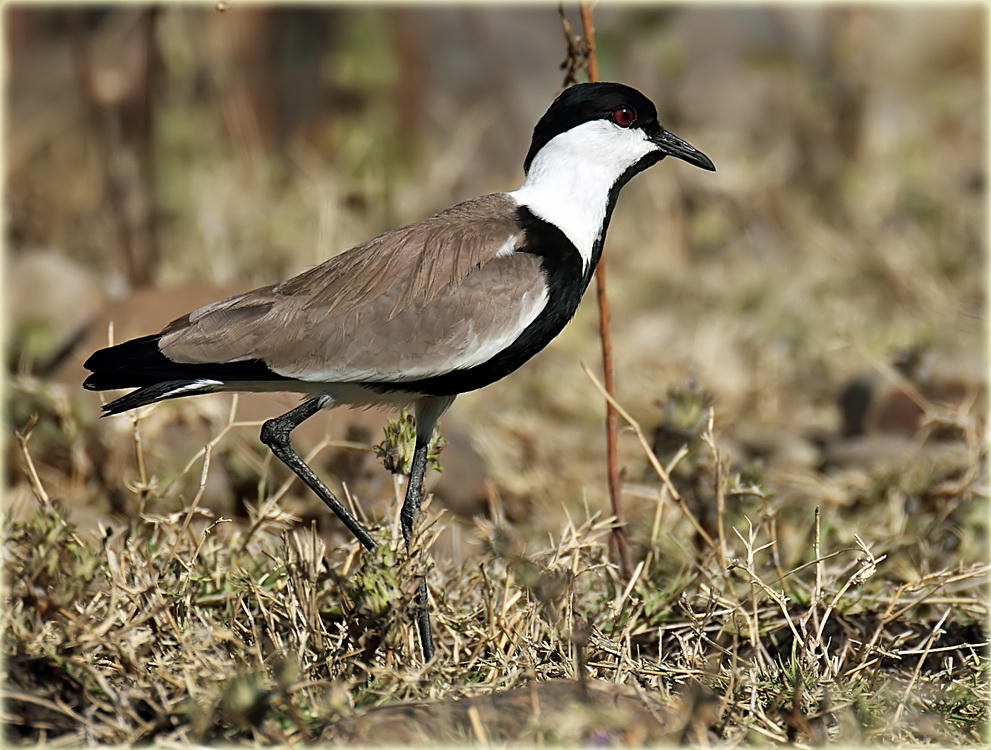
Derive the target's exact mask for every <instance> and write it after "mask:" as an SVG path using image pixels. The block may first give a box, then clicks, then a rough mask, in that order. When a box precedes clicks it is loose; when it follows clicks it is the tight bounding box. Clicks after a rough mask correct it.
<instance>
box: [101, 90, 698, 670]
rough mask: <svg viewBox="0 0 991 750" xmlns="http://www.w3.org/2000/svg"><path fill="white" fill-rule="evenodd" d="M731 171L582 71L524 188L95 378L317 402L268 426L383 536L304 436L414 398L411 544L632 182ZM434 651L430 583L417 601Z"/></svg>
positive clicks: (554, 318)
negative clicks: (488, 404) (338, 414)
mask: <svg viewBox="0 0 991 750" xmlns="http://www.w3.org/2000/svg"><path fill="white" fill-rule="evenodd" d="M669 156H670V157H674V158H676V159H680V160H683V161H685V162H687V163H689V164H691V165H694V166H696V167H700V168H701V169H705V170H709V171H715V166H714V165H713V163H712V161H711V160H710V159H709V157H708V156H706V155H705V154H704V153H702V152H701V151H699V150H698V149H696V148H695V147H694V146H692V145H690V144H689V143H688V142H686V141H684V140H682V139H681V138H679V137H678V136H676V135H674V134H673V133H671V132H670V131H669V130H667V129H666V128H664V127H662V126H661V124H660V122H659V121H658V117H657V110H656V107H655V106H654V104H653V102H652V101H651V100H650V99H649V98H648V97H647V96H645V95H644V94H643V93H641V92H640V91H638V90H637V89H635V88H632V87H630V86H627V85H625V84H622V83H613V82H595V83H579V84H574V85H572V86H569V87H567V88H565V89H564V90H563V91H561V92H560V93H559V94H558V95H557V97H556V98H555V99H554V100H553V101H552V103H551V104H550V106H549V107H548V108H547V111H546V112H545V113H544V114H543V116H541V117H540V119H539V120H538V121H537V124H536V125H535V127H534V129H533V134H532V138H531V141H530V148H529V150H528V151H527V153H526V157H525V159H524V161H523V173H524V179H523V183H522V185H521V186H520V187H519V188H518V189H516V190H513V191H510V192H503V193H492V194H488V195H483V196H481V197H476V198H473V199H469V200H465V201H463V202H460V203H457V204H455V205H453V206H451V207H450V208H447V209H445V210H443V211H440V212H439V213H436V214H434V215H432V216H429V217H428V218H425V219H423V220H421V221H418V222H416V223H413V224H409V225H407V226H404V227H401V228H398V229H392V230H389V231H386V232H383V233H382V234H379V235H377V236H375V237H373V238H371V239H370V240H368V241H366V242H364V243H362V244H360V245H357V246H356V247H353V248H351V249H349V250H346V251H344V252H341V253H339V254H337V255H333V256H332V257H330V258H329V259H328V260H326V261H324V262H323V263H321V264H319V265H317V266H315V267H313V268H310V269H309V270H306V271H304V272H302V273H300V274H299V275H297V276H295V277H293V278H290V279H288V280H286V281H282V282H280V283H276V284H270V285H268V286H263V287H260V288H258V289H255V290H253V291H249V292H246V293H244V294H238V295H235V296H233V297H229V298H227V299H223V300H220V301H217V302H213V303H211V304H207V305H205V306H203V307H200V308H198V309H196V310H193V311H192V312H190V313H188V314H187V315H184V316H183V317H181V318H178V319H177V320H174V321H172V322H171V323H169V324H168V325H166V326H165V327H164V328H163V329H162V330H161V331H160V332H158V333H154V334H150V335H146V336H141V337H139V338H135V339H131V340H129V341H125V342H123V343H120V344H117V345H116V346H110V347H107V348H104V349H100V350H98V351H96V352H94V353H93V354H92V355H91V356H90V357H89V359H87V360H86V362H85V367H86V369H87V370H89V371H90V373H91V374H90V375H89V376H88V377H87V378H86V380H85V381H84V383H83V386H84V387H85V388H87V389H89V390H99V391H102V390H112V389H124V388H132V389H135V390H132V391H131V392H130V393H128V394H126V395H124V396H121V397H120V398H117V399H116V400H113V401H110V402H109V403H106V404H104V405H103V412H104V414H103V416H110V415H114V414H120V413H122V412H126V411H129V410H131V409H135V408H138V407H141V406H145V405H147V404H153V403H156V402H159V401H165V400H168V399H175V398H184V397H187V396H194V395H198V394H205V393H215V392H218V391H247V392H252V391H254V392H259V391H287V392H296V393H300V394H302V397H303V400H302V403H301V404H300V405H299V406H297V407H295V408H293V409H291V410H290V411H288V412H286V413H285V414H282V415H281V416H276V417H273V418H271V419H269V420H267V421H266V422H264V423H263V425H262V428H261V434H260V440H261V442H262V443H263V444H264V445H265V446H267V447H268V448H269V449H270V450H271V451H272V453H273V454H274V455H275V456H276V457H277V458H278V459H279V460H280V461H281V462H282V463H284V464H285V465H286V466H287V467H288V468H289V469H290V470H292V471H293V472H294V473H295V474H296V475H297V476H298V477H299V478H300V479H301V480H302V481H303V482H304V484H306V485H307V486H308V487H309V488H310V490H312V491H313V493H314V494H316V495H317V496H318V497H319V498H320V499H321V500H322V501H323V502H324V503H325V504H326V505H327V506H328V507H329V508H330V510H331V511H333V513H334V514H335V515H336V516H337V517H338V518H339V519H340V521H341V522H342V523H343V524H344V526H346V527H347V528H348V529H349V530H350V531H351V533H352V534H353V535H354V536H355V537H356V538H357V540H358V541H359V542H360V543H361V544H362V545H363V546H364V547H365V548H366V549H368V550H372V549H374V547H375V541H374V540H373V539H372V537H371V536H370V534H369V533H368V531H367V529H365V527H364V526H363V525H362V524H361V523H360V522H359V521H358V520H357V519H356V518H355V517H354V516H353V515H352V514H351V513H350V512H349V511H348V509H347V508H345V507H344V505H342V504H341V502H340V501H339V500H338V498H337V497H336V496H335V495H334V493H333V492H332V491H331V490H330V489H329V488H328V487H327V486H326V485H325V484H324V483H323V481H322V480H321V479H320V478H319V477H318V476H317V475H316V473H315V472H314V471H313V470H312V469H311V468H310V467H309V466H308V465H307V464H306V463H305V462H304V461H303V459H302V458H301V457H300V456H299V454H298V453H297V452H296V451H295V450H294V449H293V446H292V443H291V440H290V434H291V433H292V431H293V429H295V428H296V427H298V426H299V425H300V424H301V423H302V422H303V421H305V420H307V419H309V418H310V417H312V416H313V415H314V414H317V413H318V412H320V411H322V410H324V409H329V408H331V407H335V406H340V405H348V406H361V407H364V406H386V407H392V408H410V409H411V410H412V412H413V414H414V416H415V423H416V430H415V435H416V437H415V443H414V451H413V457H412V464H411V468H410V473H409V480H408V483H407V490H406V494H405V498H404V502H403V505H402V508H401V511H400V526H401V529H402V534H403V539H404V542H405V545H406V549H407V551H409V550H410V545H411V540H412V536H413V524H414V522H415V520H416V517H417V515H418V513H419V511H420V507H421V502H422V497H423V477H424V473H425V470H426V464H427V451H428V445H429V442H430V439H431V436H432V434H433V431H434V428H435V426H436V424H437V421H438V419H439V418H440V417H441V415H442V414H444V412H445V411H447V409H448V408H449V407H450V406H451V404H452V402H453V401H454V399H455V398H456V397H457V396H458V395H459V394H462V393H465V392H468V391H473V390H476V389H479V388H483V387H484V386H487V385H489V384H491V383H493V382H495V381H497V380H500V379H501V378H503V377H505V376H506V375H509V374H510V373H512V372H513V371H515V370H516V369H518V368H519V367H520V366H521V365H523V364H524V363H525V362H526V361H527V360H529V359H530V358H531V357H533V356H534V355H535V354H536V353H537V352H539V351H540V350H542V349H543V348H544V347H545V346H547V344H548V343H549V342H550V341H551V340H552V339H553V338H554V337H555V336H557V335H558V334H559V333H560V332H561V330H562V329H563V328H564V326H565V324H566V323H567V322H568V321H569V320H570V319H571V318H572V316H573V315H574V314H575V311H576V310H577V308H578V304H579V302H580V300H581V298H582V296H583V294H584V292H585V290H586V288H587V287H588V285H589V282H590V281H591V278H592V275H593V273H594V271H595V268H596V266H597V264H598V262H599V259H600V257H601V255H602V250H603V245H604V243H605V239H606V230H607V229H608V227H609V221H610V218H611V216H612V212H613V209H614V207H615V205H616V200H617V198H618V196H619V192H620V190H621V189H622V188H623V186H624V185H626V184H627V183H628V182H629V181H630V180H631V179H632V178H633V177H634V176H636V175H637V174H639V173H640V172H643V171H644V170H646V169H648V168H649V167H651V166H653V165H655V164H657V163H658V162H660V161H662V160H663V159H665V158H666V157H669ZM412 609H413V619H414V620H415V622H416V626H417V631H418V636H419V640H420V647H421V653H422V655H423V658H424V662H429V661H430V660H431V659H432V658H433V654H434V643H433V638H432V635H431V630H430V617H429V612H428V607H427V589H426V582H425V581H421V583H420V586H419V589H418V591H417V594H416V595H415V597H414V600H413V603H412Z"/></svg>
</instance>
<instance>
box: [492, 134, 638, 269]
mask: <svg viewBox="0 0 991 750" xmlns="http://www.w3.org/2000/svg"><path fill="white" fill-rule="evenodd" d="M656 149H657V146H655V145H654V144H653V143H651V142H650V141H649V140H647V138H646V136H645V135H644V133H643V131H642V130H639V129H632V130H630V129H625V128H620V127H619V126H617V125H614V124H613V123H611V122H608V121H606V120H595V121H593V122H586V123H584V124H582V125H579V126H578V127H575V128H572V129H571V130H569V131H567V132H566V133H561V134H560V135H558V136H556V137H554V138H552V139H551V140H550V141H548V142H547V144H546V145H545V146H544V147H543V148H542V149H540V151H538V152H537V155H536V156H535V157H534V159H533V162H532V163H531V164H530V171H529V172H528V173H527V177H526V181H525V182H524V183H523V186H522V187H521V188H520V189H519V190H516V191H514V192H512V193H510V194H509V195H510V196H512V197H513V198H514V199H515V200H516V201H517V203H519V204H520V205H524V206H526V207H527V208H529V209H530V210H531V211H533V213H534V214H536V215H537V216H539V217H540V218H542V219H544V220H545V221H548V222H550V223H552V224H554V225H555V226H557V227H558V228H559V229H560V230H561V231H562V232H564V234H565V235H566V236H567V237H568V239H569V240H571V242H572V243H573V244H574V246H575V247H576V248H577V250H578V252H579V253H580V254H581V256H582V262H583V264H584V266H585V267H586V268H587V267H588V264H589V263H590V262H591V258H592V250H593V248H594V246H595V242H596V240H597V239H598V237H599V234H600V232H601V231H602V224H603V222H604V220H605V217H606V208H607V205H608V202H609V191H610V190H611V189H612V186H613V185H614V184H615V183H616V181H617V180H618V179H619V178H620V177H621V176H622V175H623V173H624V172H626V170H627V169H629V168H630V167H631V166H633V165H634V164H636V163H637V162H638V161H640V159H642V158H643V157H645V156H646V155H647V154H649V153H650V152H651V151H654V150H656Z"/></svg>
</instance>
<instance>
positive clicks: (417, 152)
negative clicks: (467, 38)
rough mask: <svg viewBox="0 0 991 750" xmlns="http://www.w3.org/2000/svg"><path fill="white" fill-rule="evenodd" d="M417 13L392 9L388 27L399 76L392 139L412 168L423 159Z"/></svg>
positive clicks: (423, 73)
mask: <svg viewBox="0 0 991 750" xmlns="http://www.w3.org/2000/svg"><path fill="white" fill-rule="evenodd" d="M421 14H422V11H420V10H419V9H413V10H411V9H410V8H396V9H395V10H393V11H392V12H391V13H390V14H389V26H390V28H391V30H392V38H393V42H394V44H395V46H396V59H397V62H398V65H399V75H398V76H397V78H396V87H395V95H394V100H393V101H394V105H395V113H396V136H397V138H398V140H399V143H400V146H401V148H402V149H403V154H404V156H405V157H406V158H407V159H408V160H409V162H410V163H411V165H412V166H413V167H414V168H415V167H416V166H417V165H418V164H419V163H420V160H421V159H422V157H423V120H424V110H423V102H424V95H425V90H426V88H427V85H428V83H427V63H426V54H425V49H424V43H423V28H422V25H421V23H420V21H419V16H420V15H421Z"/></svg>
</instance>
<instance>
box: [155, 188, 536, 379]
mask: <svg viewBox="0 0 991 750" xmlns="http://www.w3.org/2000/svg"><path fill="white" fill-rule="evenodd" d="M515 208H516V205H515V204H514V203H513V201H512V199H511V198H509V197H507V196H506V195H504V194H497V195H486V196H482V197H480V198H476V199H474V200H470V201H466V202H464V203H459V204H457V205H455V206H452V207H451V208H449V209H447V210H446V211H443V212H441V213H439V214H436V215H434V216H431V217H429V218H427V219H424V220H423V221H420V222H417V223H415V224H411V225H409V226H406V227H402V228H400V229H396V230H393V231H390V232H385V233H383V234H380V235H378V236H377V237H374V238H372V239H371V240H369V241H368V242H365V243H363V244H361V245H358V246H357V247H354V248H352V249H351V250H348V251H346V252H344V253H341V254H340V255H337V256H335V257H333V258H331V259H330V260H327V261H325V262H324V263H321V264H320V265H318V266H316V267H314V268H312V269H310V270H308V271H304V272H303V273H301V274H299V275H298V276H295V277H294V278H292V279H289V280H287V281H284V282H282V283H280V284H274V285H269V286H265V287H261V288H259V289H256V290H254V291H251V292H247V293H245V294H241V295H237V296H235V297H230V298H228V299H226V300H221V301H219V302H215V303H212V304H209V305H206V306H204V307H201V308H199V309H198V310H195V311H193V312H191V313H189V314H188V315H186V316H184V317H182V318H180V319H179V320H176V321H173V322H172V323H170V324H169V325H168V326H166V327H165V329H164V330H163V332H162V333H163V334H164V335H163V336H162V338H161V340H160V342H159V348H160V349H161V351H162V353H163V354H164V355H165V356H166V357H168V358H169V359H170V360H172V361H175V362H181V363H190V364H193V363H205V362H237V361H243V360H248V359H258V360H261V361H262V362H264V363H265V364H266V365H268V367H269V368H271V369H272V370H273V371H274V372H276V373H278V374H279V375H283V376H285V377H291V378H298V379H301V380H306V381H311V382H314V381H345V382H346V381H355V380H363V381H366V382H375V381H382V380H389V379H391V378H395V377H396V376H397V374H400V373H402V374H404V375H405V376H406V377H410V376H411V375H412V376H421V375H423V374H428V373H437V372H445V371H449V370H451V369H454V368H455V367H457V366H463V365H464V363H465V362H471V361H475V360H477V359H478V356H480V355H479V354H478V352H479V351H480V350H481V351H489V350H492V349H493V347H494V346H496V345H499V346H500V347H501V346H502V345H508V344H509V343H510V341H511V340H512V338H515V336H516V335H518V333H519V331H520V330H521V327H522V326H525V323H526V322H527V320H528V319H529V318H531V317H532V316H534V315H536V313H537V312H539V309H540V305H541V302H542V299H543V294H544V290H543V285H542V283H541V274H540V272H539V261H538V259H537V258H536V257H535V256H532V255H526V254H513V255H508V254H502V255H501V254H499V251H500V250H501V249H504V248H506V249H512V248H513V247H514V246H515V243H516V242H517V241H518V238H520V237H521V236H522V233H521V231H520V227H519V225H518V224H517V223H516V221H515V219H514V214H515ZM507 243H509V244H508V248H507ZM510 337H512V338H510ZM492 342H495V343H492ZM482 347H484V349H482ZM491 353H494V351H492V352H491Z"/></svg>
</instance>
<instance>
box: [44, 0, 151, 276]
mask: <svg viewBox="0 0 991 750" xmlns="http://www.w3.org/2000/svg"><path fill="white" fill-rule="evenodd" d="M63 13H64V16H63V17H64V20H65V22H66V25H67V26H68V28H69V30H70V31H69V33H70V38H71V42H72V49H73V57H74V60H75V67H76V79H77V82H78V90H79V95H80V96H81V97H82V100H83V104H84V107H85V109H86V112H87V117H88V119H89V126H90V130H91V132H92V135H93V138H94V142H95V144H96V147H97V150H98V154H99V160H100V162H101V164H102V165H103V193H104V196H105V199H106V201H107V204H108V210H109V212H110V214H111V217H110V218H111V221H112V222H113V224H114V226H115V231H116V234H117V242H118V252H119V254H120V257H121V265H122V266H123V269H124V273H125V276H126V277H127V280H128V281H129V282H130V284H131V285H132V286H135V287H139V286H146V285H148V284H150V283H151V282H152V280H153V277H154V274H155V270H156V267H157V265H158V237H157V222H156V205H157V201H156V195H155V153H154V151H155V149H154V120H155V112H154V110H155V99H156V96H157V93H158V92H157V78H158V75H157V73H158V68H159V64H158V52H157V49H156V45H155V26H156V21H157V18H158V10H157V8H155V7H154V6H152V7H145V8H140V9H127V10H119V11H118V10H112V11H108V12H105V13H103V12H96V13H94V12H89V11H84V10H80V9H66V10H64V11H63Z"/></svg>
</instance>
